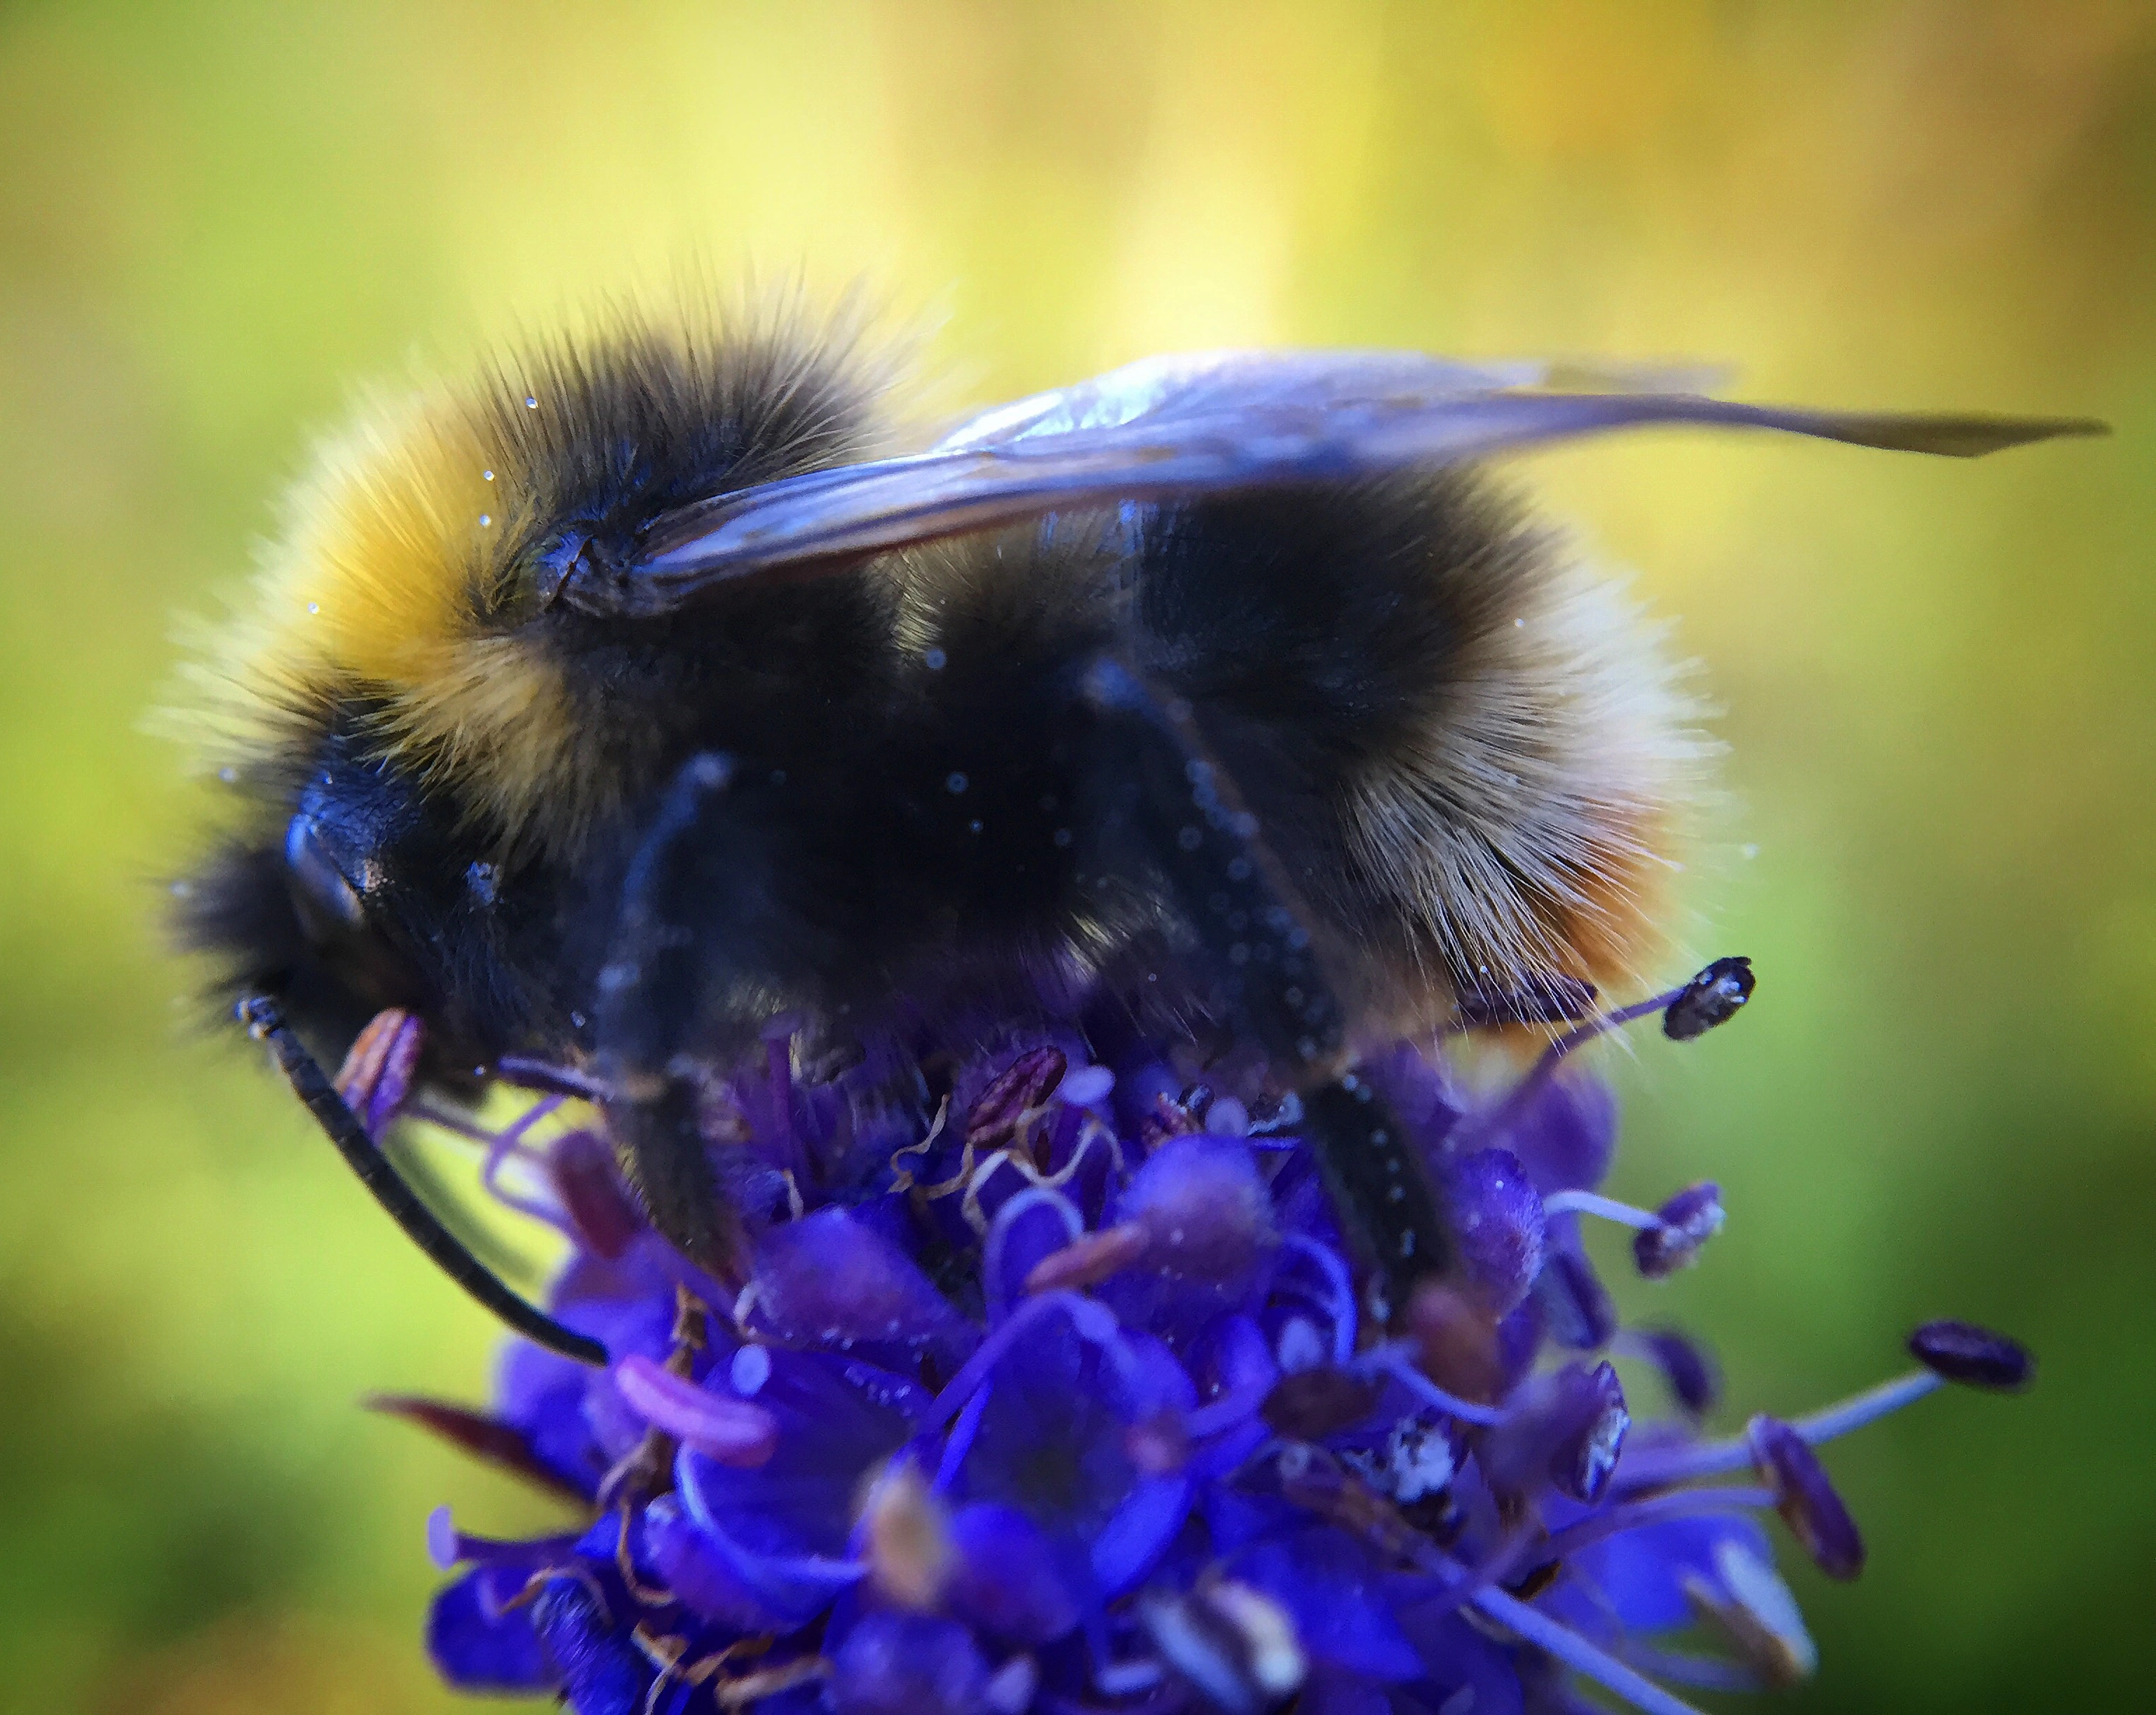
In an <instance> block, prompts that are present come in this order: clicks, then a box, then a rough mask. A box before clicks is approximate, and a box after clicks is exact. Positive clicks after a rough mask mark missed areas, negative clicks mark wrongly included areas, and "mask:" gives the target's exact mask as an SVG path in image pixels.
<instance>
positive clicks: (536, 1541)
mask: <svg viewBox="0 0 2156 1715" xmlns="http://www.w3.org/2000/svg"><path fill="white" fill-rule="evenodd" d="M581 1540H582V1538H578V1537H576V1536H557V1537H526V1538H524V1539H523V1540H521V1541H504V1540H502V1539H501V1538H497V1537H477V1536H470V1535H468V1534H466V1533H465V1532H463V1531H460V1530H459V1529H458V1528H457V1527H456V1521H455V1519H454V1517H452V1516H451V1514H450V1511H449V1507H445V1506H444V1507H436V1508H435V1509H434V1511H433V1512H429V1514H428V1515H427V1557H428V1558H429V1559H430V1560H432V1561H433V1562H434V1564H435V1565H436V1566H438V1567H439V1568H440V1569H442V1570H443V1571H444V1572H448V1571H450V1570H452V1569H454V1568H456V1567H459V1566H480V1565H486V1566H513V1567H516V1569H518V1570H520V1571H521V1572H525V1573H531V1572H534V1571H537V1570H540V1569H543V1568H546V1567H548V1566H552V1565H557V1564H562V1563H564V1562H567V1560H569V1559H570V1558H572V1556H573V1555H574V1554H575V1553H576V1551H577V1543H578V1542H579V1541H581Z"/></svg>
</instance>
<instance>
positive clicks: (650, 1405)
mask: <svg viewBox="0 0 2156 1715" xmlns="http://www.w3.org/2000/svg"><path fill="white" fill-rule="evenodd" d="M613 1381H614V1386H615V1387H616V1388H618V1389H619V1390H620V1392H621V1397H622V1399H623V1402H624V1404H627V1405H628V1407H629V1409H630V1410H632V1411H634V1413H636V1415H638V1416H639V1417H641V1418H642V1419H643V1420H644V1421H645V1422H646V1423H648V1424H649V1425H651V1426H652V1427H653V1428H654V1429H658V1430H664V1431H665V1433H666V1434H668V1435H671V1436H673V1437H674V1439H675V1440H677V1441H680V1443H682V1444H683V1445H685V1446H690V1447H694V1448H695V1449H696V1451H698V1452H699V1453H702V1454H705V1455H707V1456H709V1457H711V1458H713V1459H716V1460H717V1461H719V1463H720V1464H721V1465H732V1466H742V1467H744V1468H751V1469H752V1468H753V1467H755V1466H759V1465H762V1464H764V1463H766V1462H767V1461H768V1460H769V1459H770V1457H771V1456H772V1454H773V1451H775V1450H776V1449H777V1447H778V1419H777V1418H776V1417H774V1416H773V1415H771V1413H769V1412H768V1411H767V1410H765V1409H763V1407H762V1406H761V1405H752V1404H750V1403H749V1402H748V1401H747V1400H746V1399H727V1398H726V1396H725V1395H723V1394H712V1393H709V1392H706V1390H705V1389H702V1388H700V1387H698V1386H697V1385H696V1384H695V1383H694V1382H691V1381H689V1380H686V1379H684V1378H682V1377H680V1376H678V1375H675V1374H674V1373H673V1372H672V1371H670V1370H669V1369H667V1368H665V1367H664V1366H662V1365H660V1364H657V1363H653V1362H652V1361H651V1359H649V1358H646V1357H644V1356H643V1355H642V1354H641V1353H631V1354H630V1355H629V1357H627V1358H623V1359H622V1360H621V1362H620V1363H617V1364H616V1365H615V1366H614V1368H613Z"/></svg>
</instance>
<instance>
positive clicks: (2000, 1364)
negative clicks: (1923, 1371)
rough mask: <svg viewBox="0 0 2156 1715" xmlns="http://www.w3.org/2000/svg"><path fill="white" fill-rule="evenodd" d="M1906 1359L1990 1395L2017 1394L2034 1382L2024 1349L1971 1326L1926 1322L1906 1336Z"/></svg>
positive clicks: (2033, 1362)
mask: <svg viewBox="0 0 2156 1715" xmlns="http://www.w3.org/2000/svg"><path fill="white" fill-rule="evenodd" d="M1909 1355H1910V1356H1911V1357H1912V1358H1915V1359H1916V1360H1917V1363H1921V1364H1922V1365H1923V1366H1924V1368H1927V1369H1928V1370H1930V1371H1931V1372H1932V1374H1933V1375H1936V1376H1939V1377H1942V1378H1943V1379H1946V1380H1948V1381H1950V1382H1958V1383H1960V1384H1962V1385H1963V1387H1969V1388H1982V1389H1985V1390H1986V1391H1987V1392H1989V1393H1994V1394H2018V1393H2020V1391H2021V1390H2022V1389H2025V1388H2026V1387H2027V1386H2028V1385H2029V1384H2030V1383H2031V1382H2033V1381H2034V1380H2035V1379H2036V1360H2035V1358H2032V1357H2030V1355H2029V1351H2028V1348H2026V1347H2025V1346H2023V1345H2022V1344H2021V1343H2020V1342H2019V1341H2017V1340H2010V1339H2008V1338H2006V1336H2005V1335H2004V1334H1995V1333H1994V1332H1991V1330H1990V1329H1989V1328H1980V1327H1977V1326H1976V1325H1975V1324H1974V1322H1952V1321H1947V1322H1926V1323H1925V1324H1924V1325H1923V1326H1922V1327H1920V1328H1918V1329H1917V1331H1916V1332H1914V1333H1913V1334H1912V1335H1910V1336H1909Z"/></svg>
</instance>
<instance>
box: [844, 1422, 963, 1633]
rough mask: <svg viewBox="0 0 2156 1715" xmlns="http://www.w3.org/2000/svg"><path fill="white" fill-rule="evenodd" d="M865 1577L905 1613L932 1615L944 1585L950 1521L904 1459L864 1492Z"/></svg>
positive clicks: (950, 1555)
mask: <svg viewBox="0 0 2156 1715" xmlns="http://www.w3.org/2000/svg"><path fill="white" fill-rule="evenodd" d="M861 1525H862V1533H863V1535H864V1536H865V1538H866V1543H865V1548H866V1554H865V1558H866V1559H867V1561H868V1563H869V1577H870V1580H871V1581H872V1582H873V1583H874V1584H875V1587H876V1589H877V1590H878V1591H879V1592H880V1593H881V1594H882V1595H883V1597H884V1598H885V1600H887V1601H889V1602H890V1603H891V1604H892V1605H894V1606H896V1607H898V1608H902V1609H904V1610H906V1611H907V1612H908V1613H913V1614H927V1613H930V1612H932V1611H933V1610H934V1609H935V1607H936V1605H937V1603H938V1602H940V1601H942V1598H943V1588H944V1586H945V1585H946V1584H947V1583H949V1581H950V1577H951V1569H952V1562H953V1558H954V1553H955V1551H954V1549H953V1548H952V1542H951V1521H950V1517H949V1515H948V1514H947V1512H945V1511H944V1509H943V1503H942V1501H940V1500H939V1499H938V1498H937V1496H936V1495H935V1494H934V1492H932V1491H931V1489H930V1488H929V1487H928V1485H927V1483H925V1482H924V1481H921V1472H920V1471H919V1470H918V1469H917V1468H916V1466H914V1464H913V1462H912V1461H911V1460H910V1459H902V1460H900V1461H897V1462H896V1464H895V1465H894V1466H892V1468H891V1470H890V1471H887V1472H886V1473H885V1475H884V1476H882V1477H880V1479H878V1480H877V1481H876V1482H875V1485H874V1486H873V1487H871V1488H870V1490H869V1495H868V1499H867V1501H866V1502H865V1503H864V1504H863V1506H862V1507H861Z"/></svg>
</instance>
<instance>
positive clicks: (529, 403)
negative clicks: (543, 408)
mask: <svg viewBox="0 0 2156 1715" xmlns="http://www.w3.org/2000/svg"><path fill="white" fill-rule="evenodd" d="M524 408H525V409H526V410H527V411H536V410H537V409H538V408H539V401H538V398H537V397H536V395H534V394H531V393H526V394H525V396H524Z"/></svg>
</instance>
